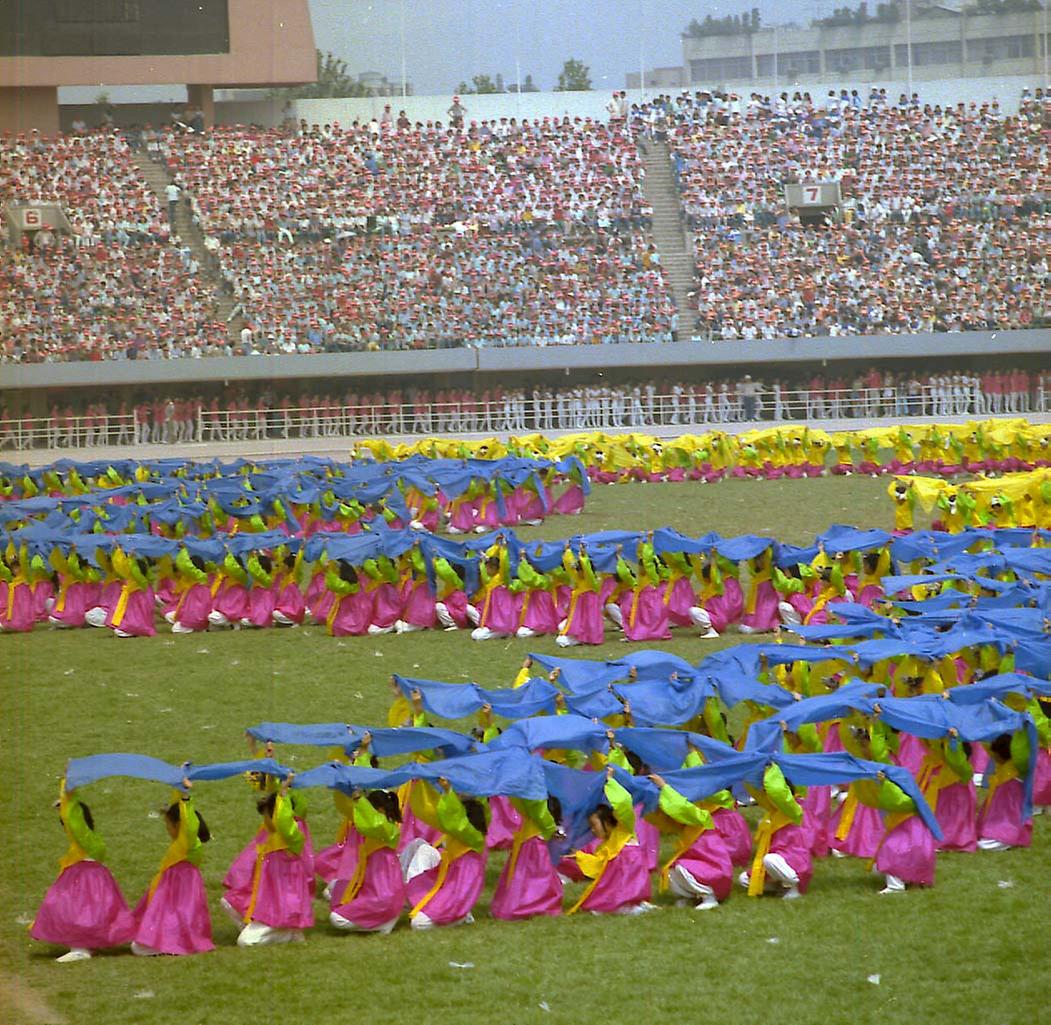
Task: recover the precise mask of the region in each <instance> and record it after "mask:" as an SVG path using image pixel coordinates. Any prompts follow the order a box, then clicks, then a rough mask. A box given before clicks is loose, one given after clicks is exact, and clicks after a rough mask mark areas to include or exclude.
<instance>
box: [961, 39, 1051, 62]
mask: <svg viewBox="0 0 1051 1025" xmlns="http://www.w3.org/2000/svg"><path fill="white" fill-rule="evenodd" d="M1034 52H1035V46H1034V45H1033V37H1032V36H995V37H994V38H992V39H968V40H967V59H968V60H972V61H981V62H982V63H983V64H991V63H992V62H993V61H1002V60H1018V59H1019V58H1022V57H1032V56H1033V54H1034Z"/></svg>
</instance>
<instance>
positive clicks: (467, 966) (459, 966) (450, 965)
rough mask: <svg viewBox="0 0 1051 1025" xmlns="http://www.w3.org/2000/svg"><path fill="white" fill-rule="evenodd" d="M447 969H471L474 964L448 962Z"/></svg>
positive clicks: (471, 962)
mask: <svg viewBox="0 0 1051 1025" xmlns="http://www.w3.org/2000/svg"><path fill="white" fill-rule="evenodd" d="M449 967H450V968H473V967H474V962H473V961H450V962H449Z"/></svg>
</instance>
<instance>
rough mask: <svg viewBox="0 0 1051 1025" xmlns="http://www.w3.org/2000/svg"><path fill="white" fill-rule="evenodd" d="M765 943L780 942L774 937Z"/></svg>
mask: <svg viewBox="0 0 1051 1025" xmlns="http://www.w3.org/2000/svg"><path fill="white" fill-rule="evenodd" d="M766 942H767V943H780V942H781V941H780V940H779V939H778V938H777V937H776V936H771V937H770V939H768V940H767V941H766Z"/></svg>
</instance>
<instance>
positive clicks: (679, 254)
mask: <svg viewBox="0 0 1051 1025" xmlns="http://www.w3.org/2000/svg"><path fill="white" fill-rule="evenodd" d="M643 146H644V147H645V149H644V151H643V153H642V160H643V164H644V166H645V168H646V179H645V183H644V191H645V194H646V199H647V200H648V201H649V204H650V206H652V207H653V241H654V243H655V244H656V246H657V252H658V253H660V257H661V265H662V266H663V267H664V269H665V272H666V275H667V280H668V285H669V288H670V290H671V294H672V298H673V299H674V300H675V305H676V307H677V309H678V311H679V340H680V341H689V340H690V339H691V338H693V337H695V336H696V335H697V334H698V333H699V319H698V317H697V311H696V309H695V308H694V307H693V305H692V304H691V302H690V300H689V294H690V292H692V291H693V289H694V286H695V280H696V279H695V272H694V266H695V265H694V257H693V240H692V239H691V237H690V235H689V233H688V232H687V231H686V228H685V225H684V223H683V219H682V206H681V205H680V203H679V190H678V189H677V188H676V186H675V176H674V175H673V174H672V169H671V156H670V154H669V152H668V146H667V144H666V143H663V142H657V141H656V140H654V139H647V140H646V141H645V142H644V143H643Z"/></svg>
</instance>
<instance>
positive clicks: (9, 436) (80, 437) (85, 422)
mask: <svg viewBox="0 0 1051 1025" xmlns="http://www.w3.org/2000/svg"><path fill="white" fill-rule="evenodd" d="M1049 410H1051V372H1045V373H1035V372H1028V371H1025V370H1012V371H1006V372H1003V373H992V372H987V373H983V374H981V375H979V374H977V373H974V372H964V373H959V372H957V373H951V372H947V371H946V372H941V373H934V374H928V375H917V374H904V373H899V374H892V373H883V372H880V371H879V370H877V369H876V368H874V367H873V368H870V369H869V370H868V371H866V372H864V373H860V372H859V373H856V374H851V375H846V374H843V375H839V376H832V375H830V376H825V375H822V374H815V375H813V376H812V377H809V378H805V379H797V380H794V381H787V380H783V379H780V378H777V379H771V380H769V381H765V382H764V381H758V380H755V381H753V380H752V378H751V376H750V375H745V376H744V377H738V378H723V379H719V380H711V381H703V382H697V383H689V382H687V383H683V382H682V381H681V380H680V379H678V378H676V379H668V380H663V381H658V380H653V379H651V380H648V381H640V382H637V383H631V384H595V385H588V386H583V385H578V386H574V387H568V386H567V387H561V388H551V387H547V386H537V387H533V388H502V387H496V388H492V389H486V390H484V391H481V392H474V391H471V390H470V389H467V388H443V389H433V390H427V389H408V390H406V391H402V390H401V389H392V390H387V391H380V390H376V391H364V390H363V391H362V392H360V393H359V392H356V391H353V390H350V389H349V388H348V390H347V391H346V392H345V393H344V394H342V395H339V394H333V393H332V392H331V391H330V392H327V393H324V394H320V393H301V394H295V395H294V394H289V393H287V392H284V393H276V392H275V391H273V390H272V388H270V387H267V388H266V389H265V390H264V391H263V392H262V393H259V394H256V395H251V396H250V395H248V394H247V393H246V392H245V391H243V390H241V389H231V390H229V391H228V392H226V393H225V394H224V395H222V396H213V397H211V398H207V397H205V396H202V395H199V394H198V395H194V396H189V397H185V396H183V397H157V398H155V399H152V400H147V399H145V398H144V399H142V400H140V401H138V402H132V403H130V404H129V403H128V402H126V401H125V402H121V403H119V404H116V403H111V404H107V403H105V402H103V401H94V402H90V403H88V404H87V405H86V406H81V407H78V408H76V409H74V407H73V406H72V405H70V404H67V405H61V406H60V405H59V404H58V403H55V404H53V405H52V407H51V409H50V410H49V415H48V416H47V417H46V418H42V419H40V418H38V419H34V418H32V417H30V416H29V415H25V416H22V417H19V416H17V415H15V414H13V413H11V412H10V411H9V410H8V409H7V407H2V408H0V449H3V448H5V447H7V448H12V449H22V448H32V447H50V448H60V447H70V448H71V447H82V446H91V445H103V444H117V445H130V444H174V443H180V442H189V441H242V440H249V439H251V440H264V439H278V438H282V439H283V438H322V437H341V436H353V435H366V436H375V435H384V434H391V435H399V434H421V435H422V434H432V433H434V434H445V433H461V432H481V433H490V432H495V431H530V430H538V431H554V430H588V429H600V430H601V429H613V428H625V427H638V428H647V427H674V426H685V425H690V424H725V423H739V422H751V421H755V420H767V421H789V420H804V419H805V420H823V419H826V418H827V419H841V418H843V419H862V418H865V419H868V418H879V417H900V416H938V417H947V418H948V417H967V416H985V415H989V414H1009V413H1018V414H1026V413H1030V412H1047V411H1049Z"/></svg>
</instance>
